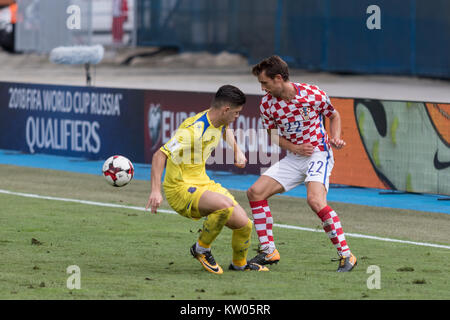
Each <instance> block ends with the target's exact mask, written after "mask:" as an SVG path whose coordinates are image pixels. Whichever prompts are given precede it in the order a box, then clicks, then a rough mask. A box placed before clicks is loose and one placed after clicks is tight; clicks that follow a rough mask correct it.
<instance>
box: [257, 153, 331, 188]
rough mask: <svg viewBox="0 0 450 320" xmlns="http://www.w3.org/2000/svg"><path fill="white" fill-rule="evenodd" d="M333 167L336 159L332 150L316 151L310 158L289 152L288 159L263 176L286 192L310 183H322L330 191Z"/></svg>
mask: <svg viewBox="0 0 450 320" xmlns="http://www.w3.org/2000/svg"><path fill="white" fill-rule="evenodd" d="M333 166H334V158H333V151H332V150H331V149H330V150H328V151H314V153H313V154H312V155H311V156H310V157H306V156H300V155H297V154H294V153H291V152H288V154H287V156H286V157H284V158H283V159H281V160H280V161H278V162H277V163H275V164H274V165H272V166H271V167H270V168H269V169H267V171H266V172H264V173H263V175H265V176H269V177H271V178H273V179H275V180H276V181H278V182H279V183H280V184H281V185H282V186H283V188H284V191H289V190H291V189H293V188H295V187H296V186H298V185H299V184H301V183H303V182H308V181H317V182H321V183H323V184H324V186H325V188H326V189H327V191H328V186H329V184H330V175H331V170H333Z"/></svg>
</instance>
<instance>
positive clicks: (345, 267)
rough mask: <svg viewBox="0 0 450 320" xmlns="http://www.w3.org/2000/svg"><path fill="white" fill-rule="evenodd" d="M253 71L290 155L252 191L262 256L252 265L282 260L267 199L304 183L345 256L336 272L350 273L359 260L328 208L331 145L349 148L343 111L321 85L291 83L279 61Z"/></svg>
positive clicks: (267, 120)
mask: <svg viewBox="0 0 450 320" xmlns="http://www.w3.org/2000/svg"><path fill="white" fill-rule="evenodd" d="M252 72H253V74H254V75H255V76H256V77H257V78H258V81H259V82H260V84H261V88H262V90H263V91H265V92H266V95H265V96H264V97H263V98H262V99H261V105H260V114H261V119H262V122H263V126H264V127H265V128H266V129H268V130H269V133H270V134H271V136H272V137H275V138H276V139H275V140H278V145H279V146H280V147H281V148H282V149H285V150H287V155H286V157H285V158H283V159H282V160H280V161H279V162H277V163H276V164H273V165H272V166H271V167H270V168H269V169H268V170H267V171H265V172H264V173H263V174H262V175H261V176H260V177H259V179H258V180H257V181H256V182H255V183H254V184H253V185H252V186H251V187H250V188H249V189H248V190H247V196H248V199H249V202H250V207H251V208H252V214H253V218H254V225H255V229H256V232H257V234H258V237H259V241H260V244H261V250H260V252H259V254H258V255H256V256H255V257H254V258H253V259H252V260H250V261H251V262H254V263H258V264H272V263H277V262H278V261H279V260H280V254H279V252H278V250H277V249H276V247H275V242H274V239H273V232H272V226H273V218H272V214H271V210H270V208H269V205H268V202H267V199H268V198H270V197H271V196H272V195H274V194H277V193H282V192H286V191H289V190H291V189H293V188H295V187H296V186H298V185H299V184H301V183H303V182H304V183H305V185H306V190H307V202H308V205H309V206H310V207H311V209H312V210H313V211H314V212H315V213H316V214H317V216H318V217H319V218H320V219H321V221H322V226H323V229H324V230H325V232H326V233H327V235H328V237H329V238H330V240H331V242H332V243H333V245H334V246H335V247H336V249H337V253H338V255H339V257H340V261H339V267H338V269H337V271H338V272H346V271H351V270H352V269H353V267H354V266H355V265H356V257H355V256H354V255H353V254H352V253H351V252H350V249H349V247H348V245H347V242H346V240H345V235H344V231H343V230H342V226H341V223H340V221H339V217H338V215H337V214H336V212H335V211H334V210H333V209H332V208H331V207H330V206H328V204H327V191H328V186H329V177H330V174H331V170H332V169H333V165H334V158H333V150H332V148H331V146H332V147H334V148H336V149H341V148H342V147H344V146H345V142H344V141H343V140H342V139H341V138H340V135H341V120H340V116H339V112H338V111H337V110H336V109H334V108H333V106H332V105H331V102H330V99H329V98H328V96H327V95H326V94H325V92H323V91H322V90H320V89H319V88H318V87H317V86H314V85H310V84H306V83H294V82H291V81H290V80H289V69H288V65H287V64H286V62H284V61H283V60H282V59H281V58H280V57H278V56H272V57H270V58H267V59H265V60H263V61H261V62H260V63H259V64H257V65H256V66H254V67H253V70H252ZM324 117H328V119H329V120H330V130H329V132H330V135H329V136H328V134H327V132H326V131H325V128H324V125H323V120H324ZM274 130H275V132H273V131H274ZM274 133H275V135H274Z"/></svg>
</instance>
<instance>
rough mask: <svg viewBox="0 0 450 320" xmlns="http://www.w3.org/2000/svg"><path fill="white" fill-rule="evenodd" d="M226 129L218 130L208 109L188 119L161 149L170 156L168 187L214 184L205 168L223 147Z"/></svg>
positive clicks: (166, 181) (166, 186) (165, 185)
mask: <svg viewBox="0 0 450 320" xmlns="http://www.w3.org/2000/svg"><path fill="white" fill-rule="evenodd" d="M225 129H226V128H225V126H224V125H222V126H220V127H218V128H216V127H214V125H213V124H212V123H211V121H210V119H209V117H208V110H205V111H203V112H200V113H198V114H196V115H195V116H193V117H190V118H187V119H186V120H184V121H183V123H182V124H181V125H180V126H179V127H178V129H177V131H176V133H175V135H174V136H173V137H172V138H171V139H170V140H169V141H168V142H167V143H166V144H165V145H163V146H162V147H161V148H160V150H161V151H162V152H163V153H164V154H165V155H166V156H167V165H166V172H165V176H164V188H165V189H166V188H176V187H179V186H180V184H194V185H206V184H208V183H210V182H211V179H210V178H209V177H208V175H207V174H206V169H205V165H206V160H207V159H208V158H209V156H210V155H211V153H212V151H213V150H214V149H215V148H216V147H217V145H218V144H219V142H220V139H221V137H222V136H223V133H224V131H225Z"/></svg>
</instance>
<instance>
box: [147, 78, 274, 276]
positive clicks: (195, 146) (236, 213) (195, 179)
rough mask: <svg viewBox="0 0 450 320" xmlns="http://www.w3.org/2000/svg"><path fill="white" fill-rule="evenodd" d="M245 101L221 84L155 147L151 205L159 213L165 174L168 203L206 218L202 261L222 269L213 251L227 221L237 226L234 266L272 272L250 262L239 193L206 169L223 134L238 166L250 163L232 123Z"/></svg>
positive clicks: (199, 247) (199, 250) (195, 249)
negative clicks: (199, 109) (205, 105)
mask: <svg viewBox="0 0 450 320" xmlns="http://www.w3.org/2000/svg"><path fill="white" fill-rule="evenodd" d="M245 101H246V97H245V95H244V93H242V91H241V90H239V89H238V88H236V87H234V86H231V85H225V86H222V87H220V88H219V90H218V91H217V92H216V94H215V97H214V99H213V101H212V103H211V107H210V109H208V110H205V111H203V112H200V113H198V114H197V115H195V116H193V117H190V118H188V119H186V120H185V121H184V122H183V123H182V124H181V125H180V127H179V128H178V129H177V131H176V133H175V135H174V136H173V137H172V139H170V140H169V141H168V142H167V143H166V144H165V145H164V146H162V147H161V148H160V149H159V150H158V151H156V152H155V153H154V155H153V158H152V169H151V186H152V190H151V193H150V196H149V199H148V202H147V205H146V209H148V208H149V207H150V208H151V211H152V212H153V213H156V211H157V209H158V207H159V206H160V205H161V202H162V199H163V198H162V194H161V177H162V173H163V170H164V167H165V164H166V162H167V165H166V172H165V176H164V183H163V187H164V193H165V196H166V199H167V202H168V203H169V204H170V206H171V207H172V208H173V209H174V210H175V211H176V212H178V213H179V214H180V215H182V216H184V217H187V218H191V219H195V220H197V219H200V218H202V217H206V218H205V220H204V223H203V229H202V232H201V234H200V236H199V239H198V241H197V242H196V243H195V244H194V245H193V246H192V247H191V249H190V252H191V254H192V255H193V256H194V258H196V259H197V260H198V261H199V262H200V263H201V264H202V266H203V267H204V268H205V269H206V270H207V271H209V272H212V273H215V274H221V273H223V269H222V268H221V267H220V265H219V264H217V263H216V261H215V260H214V257H213V256H212V254H211V244H212V242H213V241H214V240H215V239H216V237H217V236H218V235H219V233H220V232H221V230H222V228H223V227H224V226H227V227H228V228H230V229H232V230H233V234H232V241H231V246H232V249H233V257H232V262H231V264H230V266H229V269H230V270H256V271H268V269H267V267H265V266H261V265H259V264H256V263H248V261H247V252H248V248H249V246H250V237H251V232H252V222H251V220H250V219H249V218H248V217H247V214H246V213H245V211H244V209H243V208H242V207H241V206H240V205H239V204H238V203H237V202H236V200H235V199H234V197H233V196H232V195H231V194H230V193H229V192H228V190H227V189H225V188H223V187H222V186H221V185H220V184H219V183H216V182H214V181H213V180H211V179H210V178H209V177H208V175H207V174H206V171H205V163H206V160H207V159H208V158H209V156H210V155H211V152H212V151H213V150H214V149H215V148H216V147H217V145H218V144H219V142H220V138H221V137H223V138H224V139H225V140H226V141H227V143H228V144H229V145H230V146H231V147H232V148H233V150H234V161H235V165H236V166H238V167H241V168H243V167H244V166H245V164H246V162H247V159H246V158H245V155H244V154H243V152H242V151H241V150H240V149H239V147H238V146H237V143H236V140H235V138H234V135H233V133H232V131H231V129H229V128H228V125H229V124H230V123H231V122H233V121H234V120H236V119H237V118H238V117H239V112H240V111H241V110H242V108H243V106H244V104H245Z"/></svg>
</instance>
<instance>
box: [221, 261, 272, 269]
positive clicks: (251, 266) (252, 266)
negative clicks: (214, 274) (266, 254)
mask: <svg viewBox="0 0 450 320" xmlns="http://www.w3.org/2000/svg"><path fill="white" fill-rule="evenodd" d="M228 269H229V270H233V271H269V268H267V267H265V266H262V265H260V264H257V263H252V262H247V264H246V265H245V267H244V268H243V269H236V268H235V267H234V266H233V264H232V263H231V264H230V266H229V267H228Z"/></svg>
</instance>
